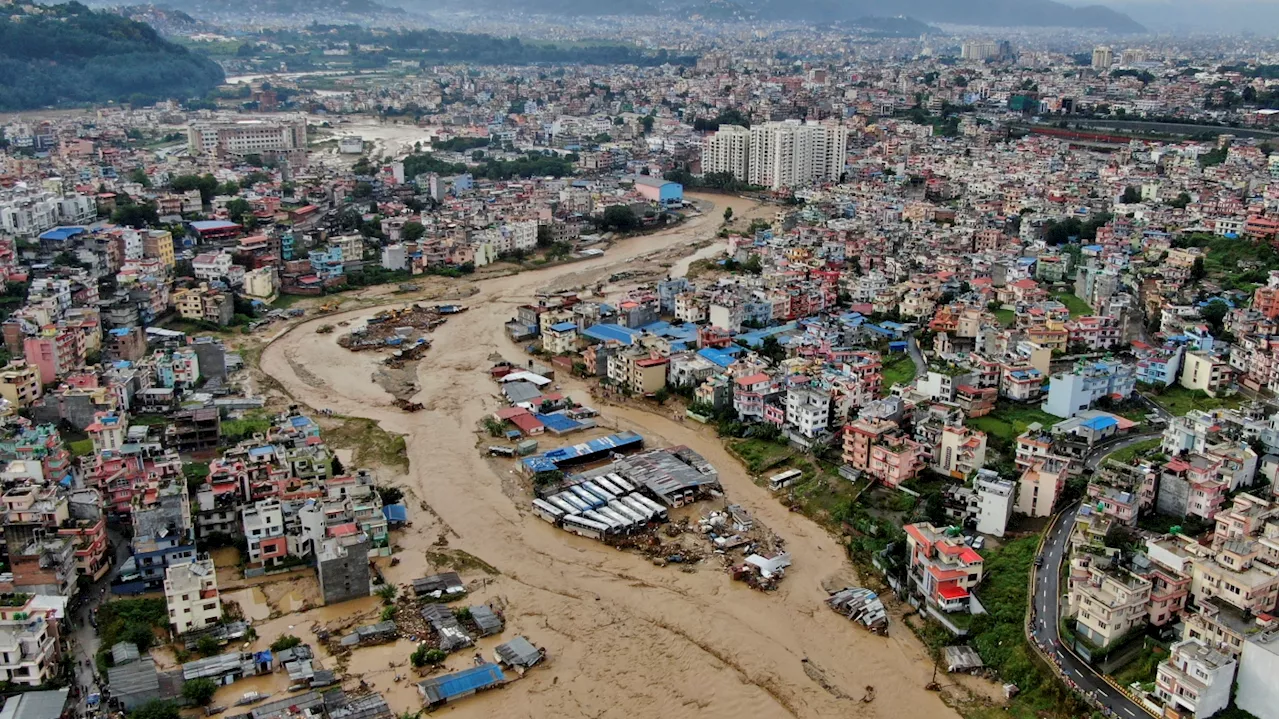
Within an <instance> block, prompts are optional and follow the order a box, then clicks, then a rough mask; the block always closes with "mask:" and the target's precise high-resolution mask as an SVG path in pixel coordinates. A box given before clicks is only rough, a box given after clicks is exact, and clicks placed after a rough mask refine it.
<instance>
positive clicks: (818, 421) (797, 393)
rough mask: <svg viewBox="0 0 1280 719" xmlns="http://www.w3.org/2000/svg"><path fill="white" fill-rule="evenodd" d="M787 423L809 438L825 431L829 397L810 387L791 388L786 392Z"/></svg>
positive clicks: (829, 404) (828, 411)
mask: <svg viewBox="0 0 1280 719" xmlns="http://www.w3.org/2000/svg"><path fill="white" fill-rule="evenodd" d="M786 408H787V415H786V417H787V425H788V426H789V427H793V428H795V431H797V432H799V433H800V434H802V435H804V436H805V437H808V438H810V439H812V438H814V437H817V436H818V435H820V434H822V433H823V432H826V431H827V422H828V417H829V415H830V412H831V397H830V395H828V394H827V393H825V392H819V391H817V390H811V389H793V390H790V391H788V392H787V403H786Z"/></svg>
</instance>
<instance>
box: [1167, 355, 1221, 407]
mask: <svg viewBox="0 0 1280 719" xmlns="http://www.w3.org/2000/svg"><path fill="white" fill-rule="evenodd" d="M1178 384H1181V385H1182V386H1183V387H1186V388H1187V389H1191V390H1197V389H1198V390H1201V391H1203V392H1205V393H1207V394H1208V395H1209V396H1210V397H1217V396H1218V392H1219V391H1221V390H1223V389H1225V388H1226V387H1227V386H1228V385H1230V384H1231V367H1230V366H1229V365H1228V364H1227V363H1226V362H1224V361H1223V360H1222V359H1220V358H1218V357H1214V356H1213V355H1211V354H1207V353H1205V352H1188V353H1187V354H1186V356H1185V357H1184V358H1183V361H1182V376H1181V377H1179V378H1178Z"/></svg>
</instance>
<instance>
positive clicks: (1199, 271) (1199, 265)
mask: <svg viewBox="0 0 1280 719" xmlns="http://www.w3.org/2000/svg"><path fill="white" fill-rule="evenodd" d="M1206 274H1207V273H1206V271H1205V269H1204V258H1203V257H1197V258H1196V259H1195V261H1194V262H1192V263H1191V274H1190V278H1191V281H1192V282H1199V281H1200V280H1203V279H1204V278H1205V275H1206Z"/></svg>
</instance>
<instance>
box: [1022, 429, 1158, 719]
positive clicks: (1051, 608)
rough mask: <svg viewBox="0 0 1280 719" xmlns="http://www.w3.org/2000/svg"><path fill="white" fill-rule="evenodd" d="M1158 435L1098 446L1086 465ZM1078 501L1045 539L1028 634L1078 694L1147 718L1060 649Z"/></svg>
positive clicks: (1127, 717)
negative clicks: (1063, 581)
mask: <svg viewBox="0 0 1280 719" xmlns="http://www.w3.org/2000/svg"><path fill="white" fill-rule="evenodd" d="M1159 434H1160V433H1159V432H1146V433H1143V434H1136V435H1131V436H1129V437H1126V438H1124V439H1123V440H1120V441H1118V442H1112V443H1109V444H1107V445H1105V446H1102V447H1098V448H1096V449H1094V450H1093V451H1092V452H1090V453H1089V455H1088V456H1087V457H1085V466H1086V467H1088V468H1089V469H1095V468H1097V466H1098V464H1099V463H1100V462H1101V461H1102V460H1103V458H1104V457H1106V456H1107V455H1109V454H1111V453H1112V452H1115V451H1117V450H1120V449H1123V448H1124V447H1127V446H1129V445H1131V444H1136V443H1138V442H1142V441H1145V440H1148V439H1151V438H1152V437H1156V436H1159ZM1079 507H1080V504H1079V502H1077V503H1076V504H1073V505H1071V506H1070V507H1069V508H1067V509H1066V510H1065V511H1064V512H1062V514H1060V515H1059V516H1058V519H1057V520H1056V521H1055V522H1054V523H1053V526H1051V527H1049V533H1048V536H1047V537H1046V538H1045V542H1044V551H1042V552H1041V553H1040V556H1041V557H1042V558H1043V562H1044V563H1043V565H1042V566H1041V567H1039V568H1037V569H1036V570H1035V575H1036V576H1035V595H1034V596H1033V597H1032V605H1033V606H1034V607H1035V615H1034V617H1035V619H1034V621H1033V623H1032V627H1031V634H1032V637H1033V638H1034V639H1035V641H1036V642H1037V643H1038V644H1039V645H1040V646H1041V647H1044V648H1045V651H1046V652H1048V653H1049V654H1050V655H1052V656H1053V658H1054V659H1055V660H1057V663H1058V667H1059V671H1060V672H1061V675H1062V677H1063V678H1064V679H1066V680H1067V681H1068V682H1070V683H1072V684H1074V685H1075V687H1076V688H1077V690H1078V691H1081V692H1082V693H1085V694H1089V695H1092V696H1093V697H1094V699H1096V700H1098V701H1099V702H1101V703H1102V705H1103V706H1105V707H1107V708H1108V709H1110V710H1111V712H1112V713H1113V714H1115V715H1116V716H1118V717H1123V718H1124V719H1146V717H1147V716H1148V715H1147V712H1146V710H1145V709H1143V708H1142V707H1140V706H1139V705H1137V704H1136V703H1134V701H1133V700H1132V699H1130V698H1129V697H1127V696H1125V695H1124V694H1122V693H1120V692H1119V691H1117V690H1116V689H1115V688H1114V687H1112V686H1111V685H1110V684H1108V683H1106V682H1105V681H1103V680H1102V678H1101V677H1099V676H1098V674H1097V673H1096V672H1095V671H1094V670H1093V668H1092V667H1090V666H1089V665H1088V664H1086V663H1085V662H1084V661H1082V660H1081V659H1080V658H1078V657H1077V656H1076V655H1075V654H1073V653H1071V652H1069V651H1067V650H1065V649H1063V648H1062V638H1061V636H1060V632H1059V626H1058V617H1059V612H1060V611H1061V602H1062V598H1063V593H1064V592H1065V590H1066V588H1065V587H1062V586H1059V585H1060V582H1059V577H1060V576H1061V567H1062V562H1063V561H1064V559H1065V558H1066V551H1067V539H1068V538H1070V536H1071V527H1072V524H1073V522H1074V520H1075V516H1076V510H1077V509H1078V508H1079Z"/></svg>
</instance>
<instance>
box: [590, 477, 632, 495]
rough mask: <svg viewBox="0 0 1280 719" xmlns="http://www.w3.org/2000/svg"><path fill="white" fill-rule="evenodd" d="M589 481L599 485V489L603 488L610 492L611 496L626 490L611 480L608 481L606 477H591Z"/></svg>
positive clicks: (622, 493) (621, 493)
mask: <svg viewBox="0 0 1280 719" xmlns="http://www.w3.org/2000/svg"><path fill="white" fill-rule="evenodd" d="M591 481H592V482H595V483H596V484H598V485H600V488H601V489H603V490H605V491H606V492H610V493H612V494H613V496H615V497H619V496H622V495H624V494H626V492H624V491H622V488H620V487H619V486H618V485H616V484H614V483H613V482H610V481H609V478H608V477H593V478H592V479H591Z"/></svg>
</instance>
